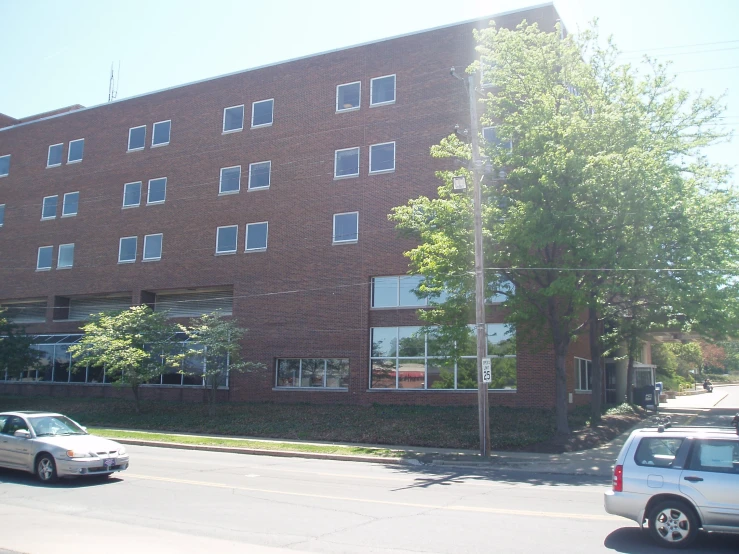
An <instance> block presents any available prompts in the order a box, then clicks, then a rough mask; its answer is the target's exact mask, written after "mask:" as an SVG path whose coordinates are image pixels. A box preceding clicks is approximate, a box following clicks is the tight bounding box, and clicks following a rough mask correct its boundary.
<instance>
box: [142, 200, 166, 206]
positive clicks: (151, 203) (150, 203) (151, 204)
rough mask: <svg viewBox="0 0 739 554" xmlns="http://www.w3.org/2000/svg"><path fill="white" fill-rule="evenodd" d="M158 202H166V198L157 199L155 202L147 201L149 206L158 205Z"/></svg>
mask: <svg viewBox="0 0 739 554" xmlns="http://www.w3.org/2000/svg"><path fill="white" fill-rule="evenodd" d="M158 204H164V200H157V201H155V202H147V203H146V205H147V206H156V205H158Z"/></svg>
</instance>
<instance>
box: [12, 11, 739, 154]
mask: <svg viewBox="0 0 739 554" xmlns="http://www.w3.org/2000/svg"><path fill="white" fill-rule="evenodd" d="M541 3H542V2H541V1H537V0H489V1H481V0H354V1H353V2H348V1H347V0H269V1H267V2H257V1H256V0H243V1H236V0H234V1H227V0H207V1H198V2H195V1H193V0H125V1H113V0H67V1H64V2H62V1H53V0H34V1H29V0H0V24H1V25H2V28H3V30H2V33H1V34H0V52H2V53H3V54H4V55H2V56H0V76H1V77H0V112H2V113H5V114H7V115H10V116H12V117H25V116H28V115H32V114H36V113H41V112H44V111H49V110H53V109H56V108H60V107H63V106H67V105H70V104H82V105H85V106H94V105H97V104H102V103H105V102H106V101H107V99H108V81H109V77H110V68H111V63H114V64H115V67H116V69H117V68H118V63H119V62H120V74H119V83H118V99H123V98H127V97H131V96H136V95H139V94H144V93H146V92H151V91H155V90H159V89H162V88H167V87H171V86H175V85H179V84H184V83H188V82H192V81H196V80H199V79H204V78H208V77H213V76H217V75H222V74H225V73H231V72H233V71H239V70H242V69H248V68H251V67H257V66H260V65H265V64H270V63H275V62H279V61H282V60H287V59H291V58H296V57H301V56H306V55H310V54H314V53H318V52H324V51H327V50H333V49H337V48H343V47H346V46H351V45H354V44H359V43H362V42H367V41H372V40H378V39H382V38H386V37H390V36H395V35H399V34H404V33H409V32H413V31H418V30H422V29H428V28H431V27H437V26H440V25H447V24H450V23H455V22H459V21H465V20H468V19H473V18H477V17H481V16H487V15H494V14H496V13H500V12H505V11H509V10H515V9H519V8H522V7H526V6H532V5H537V4H541ZM554 5H555V7H556V8H557V10H558V11H559V13H560V15H561V17H562V20H563V21H564V23H565V25H566V26H567V28H568V30H569V31H570V32H576V31H577V29H578V28H583V27H585V26H587V24H588V23H589V22H590V21H592V20H593V18H596V17H597V18H598V19H599V26H600V29H601V33H602V35H604V36H607V35H613V38H614V40H615V42H616V44H617V45H618V46H619V48H620V49H621V50H622V51H623V56H622V58H623V60H624V61H627V60H628V61H632V62H634V63H638V61H639V58H640V57H641V56H642V55H644V54H648V55H651V56H654V57H656V58H658V59H659V60H660V61H668V60H672V62H673V66H672V70H673V71H674V72H675V73H676V75H677V79H678V84H679V85H680V86H681V87H683V88H686V89H688V90H692V91H698V90H700V89H704V90H705V91H706V92H707V93H709V94H713V95H720V94H722V93H724V92H725V93H726V98H725V103H726V104H727V105H728V110H727V112H726V113H725V114H724V115H725V118H724V119H723V123H724V125H725V128H726V129H727V130H733V129H736V128H739V56H738V55H737V54H739V2H738V1H736V0H702V1H701V2H698V1H697V0H555V1H554ZM707 153H708V155H709V157H710V159H712V160H713V161H716V162H719V163H724V164H728V165H732V166H733V165H736V164H739V156H737V146H736V140H735V141H734V142H733V143H731V144H724V145H719V146H716V147H712V148H711V149H710V150H709V151H708V152H707Z"/></svg>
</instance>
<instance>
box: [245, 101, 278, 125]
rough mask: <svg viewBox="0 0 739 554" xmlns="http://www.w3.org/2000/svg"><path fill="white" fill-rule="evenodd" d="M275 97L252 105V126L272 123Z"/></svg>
mask: <svg viewBox="0 0 739 554" xmlns="http://www.w3.org/2000/svg"><path fill="white" fill-rule="evenodd" d="M274 103H275V101H274V99H269V100H261V101H260V102H254V103H253V104H252V105H251V126H252V127H264V126H267V125H272V111H273V108H274Z"/></svg>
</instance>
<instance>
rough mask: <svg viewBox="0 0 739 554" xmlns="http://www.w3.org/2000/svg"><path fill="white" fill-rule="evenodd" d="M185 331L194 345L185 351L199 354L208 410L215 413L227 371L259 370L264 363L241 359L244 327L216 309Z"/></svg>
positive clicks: (245, 330)
mask: <svg viewBox="0 0 739 554" xmlns="http://www.w3.org/2000/svg"><path fill="white" fill-rule="evenodd" d="M185 332H186V333H187V336H188V337H189V339H190V340H191V341H192V343H193V344H194V345H195V346H193V347H191V348H189V349H188V350H187V354H188V355H190V356H198V357H202V359H203V361H204V363H205V368H204V369H203V371H202V374H203V377H204V379H205V386H206V387H207V389H208V413H209V415H210V416H214V415H215V413H216V403H217V400H218V394H217V393H218V387H219V386H221V385H222V384H223V383H224V381H225V379H226V376H227V375H228V373H229V372H231V373H235V372H240V373H241V372H244V371H252V370H256V369H262V368H264V365H263V364H260V363H255V362H247V361H245V360H244V359H243V357H242V355H241V339H242V338H243V337H244V335H245V334H246V332H247V329H243V328H241V327H239V326H238V325H237V322H236V321H234V320H231V319H224V318H223V317H222V315H221V314H220V313H219V312H213V313H210V314H204V315H202V316H200V317H199V318H197V319H192V320H191V321H190V325H189V326H188V327H186V328H185ZM200 374H201V372H200V370H198V375H200Z"/></svg>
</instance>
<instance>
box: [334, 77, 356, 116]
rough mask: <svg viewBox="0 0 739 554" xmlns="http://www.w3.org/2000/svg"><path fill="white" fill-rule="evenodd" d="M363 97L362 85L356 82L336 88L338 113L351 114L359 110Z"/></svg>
mask: <svg viewBox="0 0 739 554" xmlns="http://www.w3.org/2000/svg"><path fill="white" fill-rule="evenodd" d="M361 97H362V83H361V82H360V81H355V82H353V83H345V84H343V85H338V86H337V87H336V111H337V112H349V111H352V110H358V109H359V104H360V101H361Z"/></svg>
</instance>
